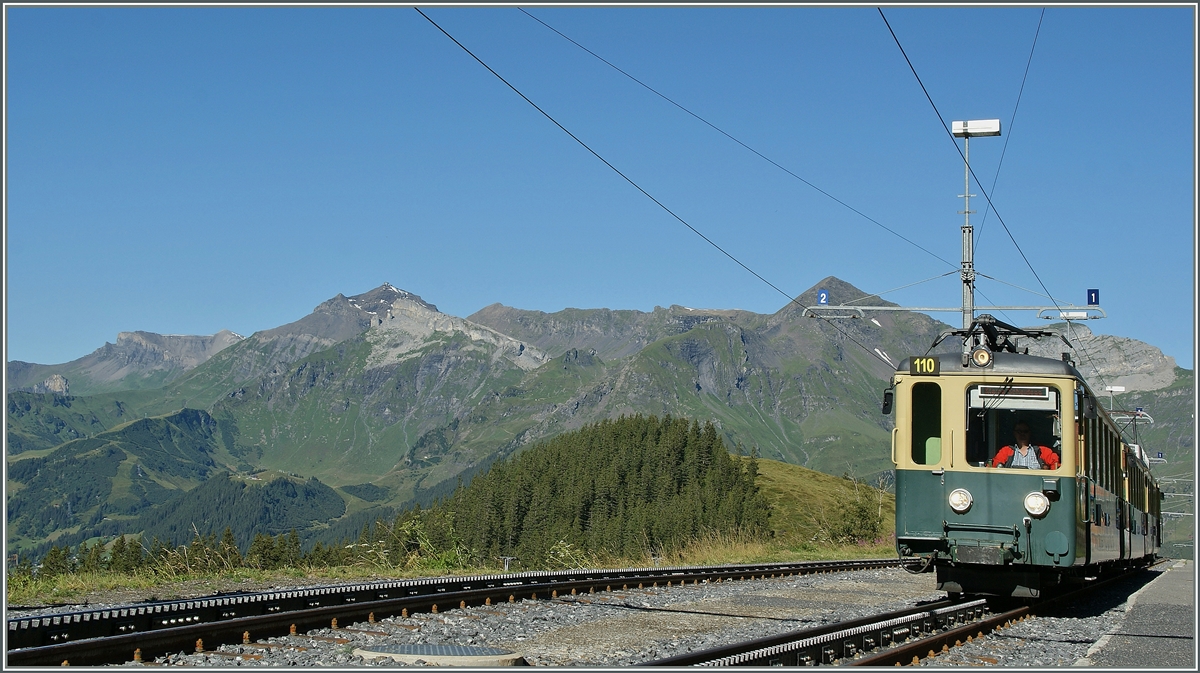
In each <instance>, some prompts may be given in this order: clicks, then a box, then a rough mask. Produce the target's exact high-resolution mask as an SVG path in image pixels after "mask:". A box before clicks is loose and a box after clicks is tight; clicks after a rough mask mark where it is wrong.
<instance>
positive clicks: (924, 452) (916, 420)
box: [912, 381, 942, 465]
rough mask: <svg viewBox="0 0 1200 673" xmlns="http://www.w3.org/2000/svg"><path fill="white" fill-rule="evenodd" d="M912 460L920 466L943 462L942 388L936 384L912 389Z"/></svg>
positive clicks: (924, 383)
mask: <svg viewBox="0 0 1200 673" xmlns="http://www.w3.org/2000/svg"><path fill="white" fill-rule="evenodd" d="M912 460H913V462H914V463H916V464H918V465H936V464H938V463H940V462H942V387H941V386H939V385H938V384H936V383H932V382H928V381H926V382H921V383H917V384H915V385H913V387H912Z"/></svg>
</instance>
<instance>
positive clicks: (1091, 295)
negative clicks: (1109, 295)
mask: <svg viewBox="0 0 1200 673" xmlns="http://www.w3.org/2000/svg"><path fill="white" fill-rule="evenodd" d="M1087 305H1088V306H1099V305H1100V290H1088V303H1087Z"/></svg>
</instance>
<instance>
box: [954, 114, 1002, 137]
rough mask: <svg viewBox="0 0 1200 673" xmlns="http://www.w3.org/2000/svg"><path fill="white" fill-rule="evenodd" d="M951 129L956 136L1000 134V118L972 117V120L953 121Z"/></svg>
mask: <svg viewBox="0 0 1200 673" xmlns="http://www.w3.org/2000/svg"><path fill="white" fill-rule="evenodd" d="M950 130H951V132H952V133H954V137H955V138H978V137H980V136H998V135H1000V120H999V119H972V120H970V121H961V122H952V123H951V125H950Z"/></svg>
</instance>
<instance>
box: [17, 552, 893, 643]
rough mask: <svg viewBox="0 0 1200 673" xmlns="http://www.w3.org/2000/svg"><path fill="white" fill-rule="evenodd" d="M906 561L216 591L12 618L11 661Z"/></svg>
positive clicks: (236, 638) (225, 640) (624, 570)
mask: <svg viewBox="0 0 1200 673" xmlns="http://www.w3.org/2000/svg"><path fill="white" fill-rule="evenodd" d="M899 563H900V561H899V559H869V560H863V561H810V562H799V563H763V564H740V565H726V566H671V567H658V568H619V569H608V570H560V571H548V572H525V573H510V574H498V575H481V576H470V577H447V578H436V579H419V580H401V581H389V582H374V583H362V584H350V585H338V586H326V587H314V588H309V589H292V590H282V591H270V592H259V593H244V594H230V595H215V596H211V597H206V598H195V599H187V600H175V601H163V602H157V603H148V604H143V605H134V606H126V607H119V608H105V609H94V610H86V611H75V612H66V613H59V614H51V615H30V616H23V617H17V618H13V619H9V620H8V628H7V638H6V646H7V651H6V663H7V665H9V666H53V665H60V664H62V663H63V662H64V661H67V662H70V663H71V664H72V665H95V664H106V663H125V662H127V661H129V660H131V659H132V658H133V657H132V655H133V652H134V650H135V649H140V650H141V652H142V655H143V656H145V657H153V656H158V655H161V654H166V653H169V652H179V651H191V650H192V649H193V645H194V643H195V641H197V640H203V641H204V643H207V644H209V645H219V644H235V643H241V642H243V639H244V636H245V634H246V633H247V632H249V633H250V634H253V635H254V637H255V638H265V637H270V636H277V635H284V634H287V633H288V632H289V631H290V629H291V627H292V626H293V625H294V626H295V627H296V629H297V630H308V629H313V628H321V627H328V626H330V625H331V624H332V620H334V619H338V620H339V621H341V622H342V623H349V622H351V621H366V620H368V619H369V618H370V617H371V616H372V615H373V616H376V617H380V618H382V617H387V616H391V615H396V614H405V613H406V612H422V611H436V610H437V609H438V608H439V607H440V608H441V609H443V610H445V609H449V608H455V607H460V606H464V605H472V604H473V605H478V604H490V603H494V602H504V601H515V600H520V599H525V598H534V599H536V598H537V597H539V596H540V597H543V598H552V597H555V596H557V595H558V594H559V593H564V594H565V593H577V592H581V591H582V592H585V593H587V592H594V591H597V590H607V589H612V588H613V587H617V588H632V586H631V585H633V584H635V583H636V584H637V586H638V587H639V588H640V587H643V586H671V585H675V584H683V583H685V582H691V583H693V584H699V583H701V582H716V581H725V580H737V579H746V578H750V579H754V578H756V577H767V576H768V575H770V576H771V577H775V576H780V577H782V576H786V575H798V574H801V575H802V574H814V573H823V572H841V571H848V570H859V569H869V568H882V567H894V566H897V565H899Z"/></svg>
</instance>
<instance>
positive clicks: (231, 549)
mask: <svg viewBox="0 0 1200 673" xmlns="http://www.w3.org/2000/svg"><path fill="white" fill-rule="evenodd" d="M218 552H219V553H220V556H221V559H222V560H223V561H224V563H225V567H226V568H228V569H233V568H237V567H240V566H241V565H242V554H241V552H240V551H238V546H237V541H236V540H234V539H233V528H231V527H230V526H226V527H225V532H224V533H222V534H221V543H220V544H219V545H218Z"/></svg>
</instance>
